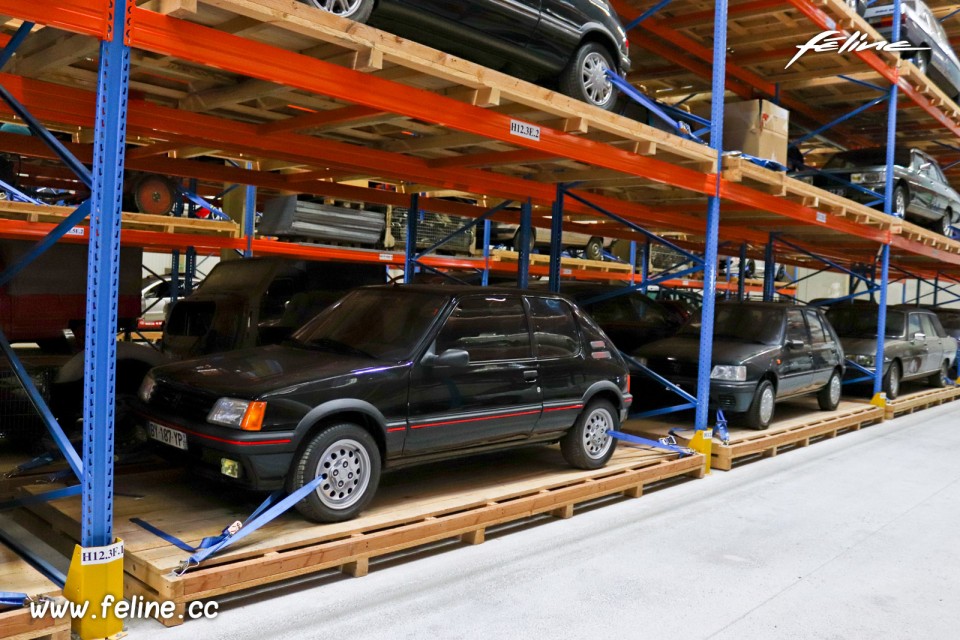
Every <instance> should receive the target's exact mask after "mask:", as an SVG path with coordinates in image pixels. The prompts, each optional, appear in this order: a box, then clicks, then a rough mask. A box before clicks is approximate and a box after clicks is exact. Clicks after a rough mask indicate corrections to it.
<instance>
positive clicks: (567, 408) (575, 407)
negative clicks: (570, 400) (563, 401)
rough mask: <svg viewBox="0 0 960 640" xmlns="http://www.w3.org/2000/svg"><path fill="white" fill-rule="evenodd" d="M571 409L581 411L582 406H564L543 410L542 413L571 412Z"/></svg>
mask: <svg viewBox="0 0 960 640" xmlns="http://www.w3.org/2000/svg"><path fill="white" fill-rule="evenodd" d="M572 409H583V405H582V404H568V405H566V406H564V407H551V408H549V409H544V410H543V411H544V413H546V412H548V411H570V410H572Z"/></svg>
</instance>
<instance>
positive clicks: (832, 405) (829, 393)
mask: <svg viewBox="0 0 960 640" xmlns="http://www.w3.org/2000/svg"><path fill="white" fill-rule="evenodd" d="M842 389H843V381H842V380H841V378H840V372H839V371H837V370H836V369H834V370H833V373H831V374H830V379H829V380H828V381H827V384H826V385H824V386H823V388H822V389H820V391H818V392H817V404H818V405H820V409H821V410H822V411H835V410H836V409H837V407H838V406H840V393H841V391H842Z"/></svg>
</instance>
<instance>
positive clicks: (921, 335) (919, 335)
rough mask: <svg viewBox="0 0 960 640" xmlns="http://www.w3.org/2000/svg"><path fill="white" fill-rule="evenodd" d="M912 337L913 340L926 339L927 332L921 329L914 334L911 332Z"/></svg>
mask: <svg viewBox="0 0 960 640" xmlns="http://www.w3.org/2000/svg"><path fill="white" fill-rule="evenodd" d="M913 339H914V340H926V339H927V334H925V333H923V332H922V331H917V332H916V333H915V334H913Z"/></svg>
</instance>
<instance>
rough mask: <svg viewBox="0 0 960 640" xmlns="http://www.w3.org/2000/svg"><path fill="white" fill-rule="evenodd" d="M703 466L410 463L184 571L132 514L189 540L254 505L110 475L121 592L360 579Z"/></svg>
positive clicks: (657, 455) (178, 595) (62, 520)
mask: <svg viewBox="0 0 960 640" xmlns="http://www.w3.org/2000/svg"><path fill="white" fill-rule="evenodd" d="M703 462H704V460H703V457H702V456H700V455H695V456H690V457H687V458H683V459H678V458H677V457H676V456H675V455H673V454H669V453H668V454H664V453H663V452H658V451H649V450H637V449H629V448H621V449H620V450H618V451H617V452H616V454H615V456H614V458H613V459H612V460H611V463H610V464H609V465H608V466H607V467H605V468H604V469H598V470H595V471H578V470H574V469H569V468H567V467H565V466H564V465H563V463H562V461H561V460H560V458H559V452H558V451H557V449H556V447H549V448H548V447H541V448H534V449H527V450H522V451H514V452H504V453H503V454H497V455H496V456H483V457H481V458H476V459H473V458H471V459H466V460H460V461H454V462H451V463H450V464H444V463H440V464H439V465H431V466H430V467H423V468H415V469H410V470H406V471H405V472H404V473H403V474H402V475H401V474H392V475H391V474H388V475H387V476H385V478H384V483H383V486H382V487H381V491H379V492H378V497H377V500H376V501H375V502H374V505H372V507H371V509H370V510H369V511H368V512H367V513H365V514H364V515H362V516H361V517H360V518H357V519H356V520H353V521H350V522H346V523H337V524H330V525H316V524H313V523H310V522H307V521H305V520H303V519H302V518H301V517H300V516H299V515H297V514H295V513H292V514H287V515H285V516H283V517H281V518H278V519H277V520H275V521H274V522H272V523H270V524H269V525H267V526H265V527H264V528H263V529H262V530H260V531H258V532H256V533H255V534H253V535H251V536H250V538H249V539H248V541H245V542H244V543H243V544H241V545H238V548H237V549H235V550H229V551H227V552H226V553H225V554H224V555H223V556H222V557H219V558H216V559H215V560H213V561H212V562H211V563H210V564H209V565H207V564H205V565H204V566H203V567H200V568H198V569H192V570H190V571H189V572H187V573H186V574H185V575H183V576H176V575H173V574H172V573H171V570H172V569H173V568H175V567H176V566H177V565H178V564H179V563H180V562H181V561H182V560H183V559H184V558H185V557H186V555H187V554H185V553H184V552H182V551H180V550H178V549H176V548H175V547H173V546H172V545H168V544H167V543H165V542H164V541H162V540H160V539H159V538H157V537H155V536H152V535H151V534H147V532H145V531H142V530H140V531H137V529H138V527H135V526H134V525H131V524H130V523H129V518H130V517H133V516H139V517H143V518H144V519H146V520H148V521H149V522H151V523H152V524H155V525H157V526H159V527H161V528H162V529H164V530H166V531H169V532H171V533H173V534H174V535H178V537H182V538H184V539H186V540H188V541H190V542H195V541H196V540H197V538H198V536H203V535H209V534H210V533H211V532H215V531H216V530H219V529H220V528H222V527H223V524H224V523H225V522H228V521H230V520H232V519H236V518H238V517H241V518H242V517H243V512H244V510H245V509H252V506H250V503H249V497H248V498H247V500H248V502H247V504H244V503H243V501H242V500H240V501H239V502H240V504H236V502H232V501H231V500H236V496H233V495H230V493H229V492H227V493H226V494H213V493H211V492H203V491H198V490H197V488H196V487H195V486H191V485H190V484H187V483H178V482H176V481H175V480H176V478H177V477H178V476H177V475H176V474H167V475H168V478H167V479H166V480H165V481H160V480H159V479H158V476H157V474H142V475H141V476H125V477H121V478H118V479H117V482H118V498H117V500H116V503H115V506H114V512H115V514H116V525H115V527H116V530H117V535H119V536H120V537H123V538H124V540H125V543H126V549H125V567H124V569H125V572H126V574H127V577H128V580H127V583H128V594H132V593H136V594H140V595H144V596H145V597H147V599H149V600H157V599H168V600H173V601H175V602H177V603H181V604H183V603H186V602H189V601H191V600H195V599H202V598H207V597H212V596H215V595H221V594H225V593H233V592H236V591H240V590H243V589H247V588H251V587H255V586H260V585H264V584H269V583H272V582H276V581H279V580H284V579H287V578H291V577H295V576H299V575H304V574H307V573H312V572H316V571H321V570H324V569H328V568H340V569H341V570H342V571H344V572H345V573H347V574H349V575H355V576H361V575H364V574H365V573H366V572H367V571H368V570H369V560H370V558H372V557H375V556H378V555H383V554H386V553H392V552H395V551H399V550H403V549H407V548H411V547H416V546H419V545H422V544H426V543H429V542H434V541H438V540H444V539H451V538H453V539H457V538H459V539H460V540H462V541H464V542H466V543H468V544H479V543H481V542H483V540H484V537H485V531H486V529H487V528H488V527H490V526H495V525H497V524H501V523H504V522H509V521H512V520H517V519H522V518H527V517H530V516H533V515H537V514H553V515H555V516H556V517H569V516H570V515H572V514H573V507H574V505H576V504H578V503H580V502H583V501H586V500H591V499H593V498H597V497H601V496H605V495H613V494H618V493H625V492H628V493H630V494H631V495H640V493H642V487H643V486H644V485H648V484H651V483H654V482H658V481H660V480H663V479H665V478H671V477H679V476H683V475H695V476H699V475H700V474H701V473H702V470H703ZM438 477H442V478H443V481H442V482H438V481H437V478H438ZM46 488H49V487H29V488H27V489H25V491H26V493H34V492H36V491H41V490H44V489H46ZM145 490H146V495H142V494H141V492H142V491H145ZM124 496H130V497H124ZM141 496H142V497H141ZM33 512H34V513H35V514H37V515H38V516H40V517H41V518H42V519H44V520H46V521H47V522H49V523H50V524H51V525H52V526H55V527H57V528H61V529H63V530H64V531H66V532H67V533H68V534H70V535H72V536H76V535H78V534H79V524H78V517H79V504H78V501H77V500H73V499H70V500H64V501H57V503H55V504H54V503H48V504H44V505H36V509H33ZM145 534H146V535H145ZM164 623H165V624H179V621H164Z"/></svg>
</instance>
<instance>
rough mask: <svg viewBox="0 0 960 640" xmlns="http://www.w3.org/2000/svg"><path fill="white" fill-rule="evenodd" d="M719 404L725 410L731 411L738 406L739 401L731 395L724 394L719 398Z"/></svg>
mask: <svg viewBox="0 0 960 640" xmlns="http://www.w3.org/2000/svg"><path fill="white" fill-rule="evenodd" d="M717 404H718V405H720V406H721V407H723V408H724V409H729V408H731V407H735V406H737V399H736V398H734V397H733V396H731V395H726V394H723V395H721V396H720V397H719V398H717Z"/></svg>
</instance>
